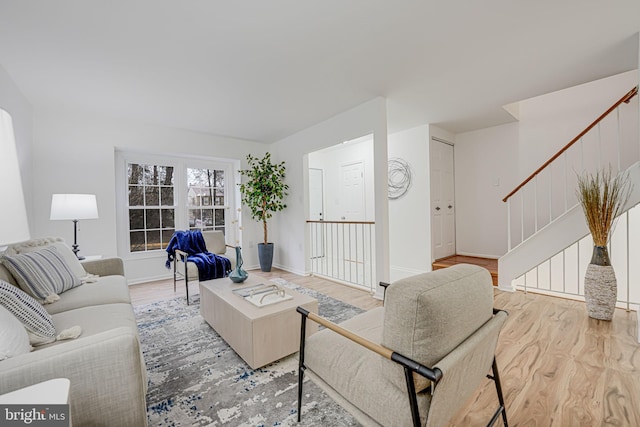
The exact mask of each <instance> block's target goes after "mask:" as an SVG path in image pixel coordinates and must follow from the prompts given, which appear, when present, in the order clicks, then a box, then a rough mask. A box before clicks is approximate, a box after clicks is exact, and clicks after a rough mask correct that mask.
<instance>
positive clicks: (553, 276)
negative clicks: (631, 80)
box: [498, 86, 640, 308]
mask: <svg viewBox="0 0 640 427" xmlns="http://www.w3.org/2000/svg"><path fill="white" fill-rule="evenodd" d="M637 94H638V87H637V86H636V87H634V88H633V89H631V90H630V91H629V92H627V93H626V94H625V95H624V96H622V97H621V98H620V99H619V100H618V101H617V102H616V103H615V104H614V105H612V106H611V107H610V108H609V109H607V110H606V111H605V112H604V113H603V114H602V115H601V116H600V117H598V118H597V119H596V120H594V121H593V122H592V123H591V124H590V125H589V126H587V128H585V129H584V130H583V131H582V132H580V133H579V134H578V135H577V136H576V137H575V138H574V139H573V140H571V141H570V142H569V143H568V144H567V145H566V146H565V147H563V148H562V149H561V150H560V151H559V152H558V153H556V154H555V155H554V156H552V157H551V158H550V159H549V160H548V161H547V162H545V163H544V164H543V165H542V166H541V167H540V168H538V169H537V170H536V171H535V172H534V173H533V174H531V175H530V176H529V177H528V178H527V179H525V180H524V181H523V182H522V183H521V184H520V185H518V186H517V187H516V188H515V189H514V190H513V191H512V192H511V193H509V194H508V195H507V196H506V197H505V198H504V200H503V201H504V202H506V203H507V227H508V252H507V253H506V254H505V255H504V256H502V257H501V258H500V259H499V261H498V277H499V288H500V289H503V290H510V291H513V290H515V289H516V288H520V289H524V290H532V291H539V292H542V293H550V294H553V295H559V296H565V297H570V298H576V299H582V298H583V289H584V288H583V287H582V280H583V278H584V272H585V269H586V265H587V264H588V262H589V259H590V256H591V247H592V242H591V241H590V235H589V230H588V228H587V226H586V223H585V220H584V216H583V213H582V209H581V207H580V206H579V205H578V204H577V200H576V198H575V175H576V172H578V173H580V172H582V171H591V172H592V171H594V170H596V169H600V168H603V167H607V166H609V165H610V166H611V167H612V169H613V171H614V172H626V173H628V174H629V178H630V180H631V182H632V183H633V185H634V188H633V192H632V194H631V197H630V199H629V202H628V203H627V205H626V206H625V209H624V211H625V213H624V214H623V215H622V216H621V218H620V220H619V222H618V227H617V229H616V231H615V232H614V237H613V238H612V240H611V243H610V252H611V253H612V260H613V262H614V268H616V274H617V276H618V287H619V294H618V299H619V302H620V303H621V304H622V305H623V306H626V308H629V307H630V305H632V304H640V286H639V285H638V283H640V268H638V269H636V268H635V267H634V265H633V263H632V262H631V259H633V258H636V259H637V258H638V257H640V209H632V208H633V207H634V206H636V205H637V204H638V203H640V162H639V160H640V136H639V135H638V129H637V127H638V124H637V121H638V117H637V115H636V116H635V121H634V122H633V123H631V124H629V123H626V124H624V128H625V129H627V133H626V134H625V135H624V137H623V135H622V133H621V131H620V129H621V126H623V123H621V122H620V116H621V115H620V110H619V109H621V108H636V109H637V102H638V97H637V96H636V95H637ZM632 102H633V103H634V104H632V105H631V106H629V104H630V103H632ZM634 127H635V129H634V130H633V132H632V136H631V137H629V135H628V134H629V129H632V128H634ZM605 128H606V129H605ZM602 134H606V135H607V138H606V139H603V138H602V137H601V135H602ZM614 134H615V135H616V136H613V137H611V135H614ZM587 139H588V140H589V141H595V143H590V144H587V143H585V141H586V140H587ZM612 141H613V142H612ZM636 211H638V212H636ZM635 221H637V222H638V224H637V225H635ZM621 233H622V234H621ZM636 253H637V255H636ZM585 260H586V261H585ZM616 262H617V263H618V264H620V269H619V268H618V267H617V266H616ZM634 283H635V286H633V284H634ZM636 288H637V289H636Z"/></svg>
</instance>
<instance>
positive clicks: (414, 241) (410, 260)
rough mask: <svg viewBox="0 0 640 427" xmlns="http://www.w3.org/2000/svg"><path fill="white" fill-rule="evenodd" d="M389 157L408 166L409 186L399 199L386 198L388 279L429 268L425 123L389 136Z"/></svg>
mask: <svg viewBox="0 0 640 427" xmlns="http://www.w3.org/2000/svg"><path fill="white" fill-rule="evenodd" d="M388 150H389V158H390V159H391V158H400V159H402V160H404V161H406V162H407V163H408V164H409V167H410V168H411V186H410V187H409V189H408V190H407V192H406V193H405V194H404V195H403V196H402V197H400V198H398V199H395V200H389V248H390V250H389V259H390V264H391V281H392V282H394V281H396V280H399V279H402V278H403V277H408V276H413V275H416V274H419V273H424V272H427V271H431V222H430V218H429V212H430V197H429V192H430V189H429V126H428V125H424V126H419V127H415V128H412V129H408V130H404V131H401V132H396V133H393V134H390V135H389V149H388Z"/></svg>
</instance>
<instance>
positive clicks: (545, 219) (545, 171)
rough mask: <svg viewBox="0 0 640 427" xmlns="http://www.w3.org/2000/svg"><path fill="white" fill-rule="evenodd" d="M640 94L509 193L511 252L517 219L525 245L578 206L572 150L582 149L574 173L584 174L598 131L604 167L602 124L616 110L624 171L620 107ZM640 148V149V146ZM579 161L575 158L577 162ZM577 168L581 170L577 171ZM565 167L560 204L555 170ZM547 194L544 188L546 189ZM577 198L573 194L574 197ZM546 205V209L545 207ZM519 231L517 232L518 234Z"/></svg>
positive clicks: (618, 156) (633, 92) (617, 105)
mask: <svg viewBox="0 0 640 427" xmlns="http://www.w3.org/2000/svg"><path fill="white" fill-rule="evenodd" d="M637 94H638V86H635V87H634V88H633V89H631V90H630V91H629V92H627V93H626V94H625V95H624V96H623V97H622V98H620V99H619V100H618V101H616V103H614V104H613V105H612V106H611V107H609V108H608V109H607V110H606V111H605V112H604V113H602V114H601V115H600V116H599V117H598V118H597V119H595V120H594V121H593V122H592V123H591V124H589V126H587V127H586V128H585V129H584V130H583V131H582V132H580V133H579V134H578V135H576V137H575V138H573V139H572V140H571V141H570V142H569V143H568V144H567V145H565V146H564V147H562V149H560V150H559V151H558V152H557V153H556V154H554V155H553V156H552V157H551V158H549V160H547V161H546V162H544V164H542V166H540V167H539V168H538V169H536V171H535V172H533V173H532V174H531V175H529V176H528V177H527V178H526V179H525V180H524V181H522V182H521V183H520V184H518V186H516V187H515V188H514V189H513V190H512V191H511V192H510V193H509V194H507V195H506V196H505V197H504V199H502V201H503V202H505V203H507V240H508V243H507V247H508V250H509V251H511V249H512V248H513V247H514V246H517V245H514V244H513V238H514V236H513V234H514V233H513V230H512V226H513V223H514V220H519V222H520V230H519V236H517V237H519V239H518V244H521V243H522V242H524V241H525V240H526V239H527V238H529V237H530V236H532V235H533V234H535V233H537V232H538V231H539V230H540V229H541V228H542V227H544V226H545V225H547V224H549V223H551V222H552V221H553V220H554V219H555V218H557V217H559V216H560V215H562V214H564V213H565V212H567V211H568V210H569V209H571V208H573V207H574V206H575V204H576V203H577V201H575V202H576V203H573V204H572V205H571V206H569V201H570V200H569V199H570V195H569V193H568V191H569V187H570V186H569V183H568V180H569V178H568V176H569V174H568V172H569V170H570V166H569V161H570V160H569V159H568V156H569V150H570V149H571V148H572V147H574V146H576V144H577V143H579V144H578V147H579V153H578V155H577V157H579V161H578V165H576V164H573V165H572V167H573V169H574V170H576V169H579V170H580V171H582V170H585V154H584V153H585V136H587V135H588V134H590V132H591V131H592V130H594V128H595V129H596V130H597V132H598V135H597V140H596V144H597V147H596V148H597V150H598V152H597V155H596V157H597V161H598V165H597V166H598V167H601V166H602V165H601V164H600V163H601V158H602V155H601V154H602V148H603V147H602V143H601V123H602V122H603V120H604V119H605V118H607V117H608V116H609V115H611V113H613V112H614V111H615V112H616V129H617V137H616V147H615V149H616V162H617V170H618V171H620V170H622V155H621V153H622V150H621V141H620V138H621V128H620V106H621V105H622V104H629V103H630V102H631V100H632V99H633V98H634V97H635V96H636V95H637ZM639 149H640V147H639ZM575 151H576V149H574V150H572V153H574V154H575ZM559 159H561V160H562V165H561V166H558V164H559ZM574 160H575V159H574ZM576 166H577V168H576ZM559 167H561V169H562V170H561V173H562V174H563V175H564V179H563V180H562V181H564V182H563V186H562V187H563V188H562V190H563V194H561V195H560V197H559V198H560V199H563V200H561V201H560V202H558V200H557V199H558V197H554V191H553V189H554V186H556V185H557V182H558V180H557V179H556V180H554V178H553V175H554V174H553V170H554V168H559ZM556 173H558V171H556ZM545 178H546V181H547V182H546V187H548V188H547V189H548V191H547V197H545V198H544V199H540V198H539V197H538V192H539V190H540V189H539V187H543V186H545V183H544V182H543V181H544V179H545ZM539 181H542V182H541V183H539ZM527 190H529V191H530V192H533V197H531V200H528V201H527V202H528V204H529V205H531V204H532V205H533V206H527V205H526V204H525V192H526V191H527ZM542 190H543V191H544V189H542ZM516 196H519V198H520V203H519V206H518V205H516V204H514V201H513V200H514V199H515V198H516ZM571 197H573V195H572V196H571ZM544 205H546V206H544ZM540 206H542V208H543V209H544V210H545V212H544V213H543V215H542V218H541V215H540V213H539V209H540ZM528 207H531V208H532V209H527V208H528ZM514 210H519V218H518V217H516V218H514V216H513V211H514ZM532 215H533V218H531V216H532ZM517 231H518V230H517V229H516V232H517Z"/></svg>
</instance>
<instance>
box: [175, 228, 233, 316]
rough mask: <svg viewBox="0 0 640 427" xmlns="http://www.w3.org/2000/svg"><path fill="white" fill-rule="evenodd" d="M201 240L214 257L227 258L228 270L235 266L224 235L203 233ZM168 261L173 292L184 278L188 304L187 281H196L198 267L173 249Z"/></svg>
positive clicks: (180, 251)
mask: <svg viewBox="0 0 640 427" xmlns="http://www.w3.org/2000/svg"><path fill="white" fill-rule="evenodd" d="M202 238H203V240H204V245H205V246H206V247H205V248H204V249H205V251H206V252H211V253H213V254H215V255H220V256H223V257H225V258H227V259H228V260H229V262H230V264H231V267H230V270H233V269H234V268H235V265H236V256H235V252H234V251H233V248H232V247H231V246H227V244H226V243H225V238H224V233H223V232H222V231H220V230H212V231H203V232H202ZM170 255H171V256H170V257H169V261H167V262H168V263H169V264H171V265H170V267H171V268H172V269H173V291H174V292H175V291H176V283H177V282H178V280H180V279H181V278H184V281H185V286H186V291H187V304H189V281H190V280H195V279H198V278H199V277H200V276H201V274H200V271H199V270H198V265H196V263H195V262H192V261H188V260H187V258H188V256H189V255H192V254H189V253H187V252H185V251H183V250H181V249H177V248H174V249H172V250H171V251H170Z"/></svg>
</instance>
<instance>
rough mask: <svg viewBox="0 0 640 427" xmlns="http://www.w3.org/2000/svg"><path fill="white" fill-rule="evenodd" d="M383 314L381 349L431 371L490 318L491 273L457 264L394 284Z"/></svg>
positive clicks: (491, 296) (389, 288)
mask: <svg viewBox="0 0 640 427" xmlns="http://www.w3.org/2000/svg"><path fill="white" fill-rule="evenodd" d="M385 310H386V312H385V317H384V324H383V329H382V345H384V346H385V347H388V348H390V349H392V350H394V351H396V352H398V353H400V354H402V355H404V356H407V357H409V358H411V359H413V360H415V361H417V362H419V363H421V364H423V365H425V366H427V367H433V366H434V365H435V364H436V363H437V362H438V361H440V359H442V358H443V357H444V356H445V355H446V354H448V353H449V352H451V351H452V350H453V349H454V348H456V347H457V346H458V345H459V344H460V343H461V342H462V341H464V340H465V339H466V338H467V337H469V336H470V335H471V334H473V333H474V332H475V331H476V330H477V329H478V328H479V327H480V326H482V325H483V324H484V323H485V322H486V321H487V320H489V319H490V318H491V316H492V315H493V286H492V281H491V275H490V274H489V272H488V271H487V270H486V269H484V268H482V267H478V266H474V265H469V264H459V265H455V266H453V267H449V268H445V269H442V270H437V271H433V272H430V273H424V274H420V275H417V276H413V277H408V278H405V279H402V280H398V281H397V282H394V283H393V284H392V285H391V286H389V287H388V288H387V293H386V298H385ZM400 380H401V383H400V384H401V386H404V381H403V379H400Z"/></svg>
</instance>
